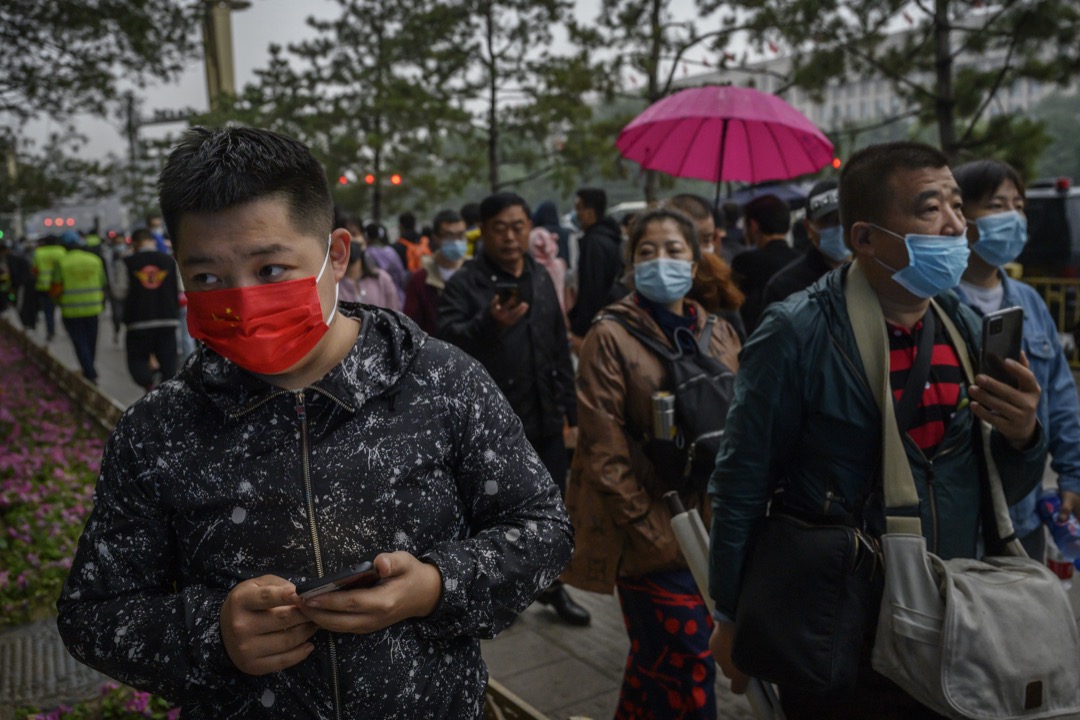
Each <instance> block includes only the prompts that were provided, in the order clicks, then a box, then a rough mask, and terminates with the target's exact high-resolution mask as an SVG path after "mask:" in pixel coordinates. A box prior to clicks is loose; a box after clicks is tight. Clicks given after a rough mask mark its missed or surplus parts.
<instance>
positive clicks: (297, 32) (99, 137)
mask: <svg viewBox="0 0 1080 720" xmlns="http://www.w3.org/2000/svg"><path fill="white" fill-rule="evenodd" d="M672 6H673V8H675V12H676V13H677V14H678V15H679V16H680V17H682V18H686V19H692V18H694V17H695V16H696V12H695V11H694V3H693V0H674V2H673V3H672ZM599 7H600V0H578V2H577V3H576V4H575V12H576V13H577V15H578V17H579V18H581V19H582V20H590V19H593V18H595V16H596V13H597V11H598V10H599ZM338 13H339V5H338V3H337V2H335V1H334V0H306V1H305V2H298V1H297V0H252V6H251V8H249V9H247V10H244V11H242V12H237V13H234V14H233V16H232V25H233V45H234V48H233V54H234V61H235V66H236V85H237V88H238V89H239V88H242V87H243V86H244V85H245V84H246V83H249V82H251V81H252V80H254V77H255V76H254V71H255V70H256V69H259V68H262V67H265V66H266V64H267V62H268V61H269V53H268V51H267V49H268V48H269V46H270V45H271V44H272V43H278V44H281V45H286V44H288V43H290V42H296V41H298V40H301V39H303V38H305V37H310V36H313V35H315V32H314V31H313V30H311V29H310V28H309V27H308V26H307V24H306V22H305V20H306V19H307V17H308V16H311V15H315V16H317V17H326V18H332V17H335V16H337V15H338ZM702 54H704V51H703V53H702ZM140 92H141V96H142V98H143V101H144V102H143V106H142V113H143V115H144V116H149V115H151V114H152V113H153V111H154V110H157V109H169V110H175V109H178V108H185V107H190V108H195V109H196V110H205V109H206V108H207V96H206V75H205V69H204V67H203V63H202V61H201V58H200V59H199V60H197V61H195V62H192V64H191V66H190V67H189V69H188V70H187V72H185V73H184V75H183V76H182V77H181V78H180V79H179V80H178V81H177V82H175V83H171V84H168V85H157V86H153V87H150V88H147V89H146V90H145V91H140ZM181 128H182V125H179V124H178V125H169V126H150V127H145V128H143V129H142V130H141V132H142V134H143V136H144V137H163V136H164V135H166V134H167V133H169V132H172V133H173V134H175V133H176V132H178V131H179V130H180V129H181ZM58 129H59V128H58V127H57V125H56V124H55V123H52V122H49V121H42V122H39V123H37V124H36V125H35V126H33V128H32V129H31V131H30V132H29V134H30V135H31V136H32V137H37V138H43V137H47V135H48V133H49V131H54V130H58ZM78 129H79V131H80V132H82V133H83V134H85V135H87V136H88V137H89V138H90V143H89V144H88V146H87V148H86V149H85V150H84V151H83V153H82V154H84V155H86V156H88V157H102V156H104V155H106V154H107V153H109V152H113V153H116V154H118V155H125V154H126V152H127V145H126V140H125V139H124V137H123V135H122V123H121V121H120V120H119V119H117V118H108V119H100V118H95V117H90V116H87V117H80V118H78Z"/></svg>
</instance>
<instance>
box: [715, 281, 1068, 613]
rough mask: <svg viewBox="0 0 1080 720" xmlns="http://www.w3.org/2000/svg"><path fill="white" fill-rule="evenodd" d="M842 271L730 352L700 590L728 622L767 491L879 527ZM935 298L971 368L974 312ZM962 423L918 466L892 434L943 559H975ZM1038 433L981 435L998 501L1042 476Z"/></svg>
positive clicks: (970, 465)
mask: <svg viewBox="0 0 1080 720" xmlns="http://www.w3.org/2000/svg"><path fill="white" fill-rule="evenodd" d="M846 274H847V268H846V267H845V268H841V269H838V270H835V271H833V272H830V273H829V274H827V275H825V276H824V277H823V278H821V279H820V280H819V281H818V282H816V283H815V284H814V285H812V286H811V287H810V288H808V289H807V290H804V291H802V292H799V293H796V294H794V295H792V296H791V297H789V298H788V299H787V300H785V301H783V302H780V303H776V304H773V305H771V306H770V307H769V309H768V310H767V311H766V313H765V315H764V316H763V317H762V321H761V324H760V325H759V326H758V328H757V330H756V331H755V332H754V334H753V335H752V336H751V338H750V340H749V342H748V343H747V344H746V346H745V347H744V349H743V352H742V355H741V356H740V361H739V364H740V367H739V373H738V375H737V377H736V382H735V399H734V401H733V402H732V405H731V410H730V413H729V414H728V420H727V428H726V433H725V437H724V445H723V447H721V449H720V453H719V455H718V456H717V461H716V471H715V472H714V474H713V477H712V481H711V483H710V486H709V492H710V493H711V494H712V501H713V525H712V551H711V567H710V592H711V594H712V596H713V598H714V599H715V600H716V607H717V610H719V611H720V612H722V613H724V614H726V615H728V616H730V617H734V613H735V607H736V604H737V601H738V597H739V584H740V580H741V577H742V573H743V564H744V561H745V558H746V554H747V549H748V548H747V546H748V542H749V540H750V538H751V533H752V531H753V529H754V527H755V525H756V523H757V521H758V520H759V519H760V518H761V517H763V516H764V515H765V514H766V508H767V506H768V503H769V501H770V499H771V498H773V495H774V493H777V498H780V499H781V501H782V503H783V505H784V507H785V508H786V509H788V510H791V511H795V512H798V513H805V514H810V515H830V516H833V515H835V516H843V515H850V514H851V513H853V512H854V511H855V510H856V509H857V508H858V506H859V504H860V502H861V501H862V500H863V499H864V498H869V499H868V501H867V503H866V512H865V513H864V518H865V521H866V524H867V526H868V527H869V529H870V530H871V532H873V533H874V534H880V533H881V532H882V528H883V527H884V511H883V509H882V502H881V491H880V484H881V480H880V468H881V413H880V411H879V410H878V406H877V404H876V402H875V400H874V395H873V394H872V391H871V390H870V386H869V384H868V382H867V380H866V373H865V372H864V370H863V365H862V360H861V358H860V357H859V351H858V348H857V346H856V344H855V336H854V335H853V333H852V330H851V322H850V320H849V318H848V313H847V307H846V305H845V301H844V289H843V282H844V279H845V278H846ZM935 299H936V301H937V302H938V304H939V305H940V306H941V307H942V309H943V310H944V311H945V312H946V314H948V315H949V317H950V318H952V320H953V321H954V322H955V324H956V326H957V327H958V329H959V330H960V333H961V334H962V335H963V336H964V337H965V338H966V344H967V348H966V352H968V354H969V355H970V357H971V358H972V365H973V367H978V362H977V358H978V355H979V342H980V341H979V338H980V331H979V319H978V317H977V316H976V315H975V313H974V312H972V310H971V309H970V308H968V307H967V306H965V305H962V304H961V303H960V302H959V300H958V299H957V297H956V296H955V295H954V294H952V293H951V292H950V293H946V294H944V295H941V296H938V297H937V298H935ZM963 393H964V397H966V395H967V388H966V387H964V389H963ZM974 420H975V418H974V415H972V413H971V410H970V408H968V407H967V406H966V404H965V406H964V408H963V409H961V410H960V411H959V412H957V414H956V415H955V416H954V417H953V419H952V421H951V422H950V423H949V424H948V426H947V427H946V431H945V438H944V439H943V440H942V442H941V445H940V446H939V449H938V451H937V453H936V455H935V456H934V457H933V458H932V459H929V460H928V459H927V458H926V457H925V456H924V455H923V453H922V452H921V451H920V450H919V448H918V447H917V446H916V445H915V443H914V442H912V441H911V439H910V438H908V437H907V436H906V435H905V437H904V446H905V449H906V451H907V456H908V460H909V461H910V463H911V471H912V475H913V476H914V479H915V485H916V488H917V489H918V493H919V501H920V503H919V506H920V507H919V511H920V514H921V517H922V527H923V534H924V535H925V537H926V540H927V547H928V549H929V550H930V551H931V552H934V553H936V554H937V555H939V556H941V557H943V558H953V557H975V555H976V546H977V542H978V534H979V497H980V482H979V475H980V472H981V471H980V463H979V461H978V454H977V453H978V446H977V445H976V444H975V443H976V440H975V436H976V435H977V434H978V433H977V429H978V424H977V423H975V422H974ZM1038 434H1039V437H1038V440H1037V442H1035V444H1034V446H1033V447H1032V448H1030V449H1029V450H1026V451H1024V452H1018V451H1015V450H1013V449H1012V448H1011V447H1009V445H1008V443H1007V442H1006V441H1005V439H1004V438H1002V437H1000V436H999V435H998V434H997V433H996V432H995V433H994V435H993V439H992V450H993V454H994V459H995V461H996V462H997V464H998V468H999V469H1000V471H1001V477H1002V481H1003V483H1004V485H1005V493H1006V495H1007V496H1008V500H1009V502H1010V503H1015V502H1016V501H1018V500H1019V499H1021V498H1022V497H1023V496H1024V495H1025V494H1026V493H1027V492H1028V491H1029V490H1031V489H1032V488H1033V487H1034V486H1035V485H1036V484H1037V483H1038V482H1039V481H1040V479H1041V477H1042V472H1043V466H1044V463H1045V459H1046V440H1045V438H1044V436H1043V433H1042V430H1041V428H1040V429H1039V430H1038ZM875 488H877V490H875ZM777 571H778V572H783V569H782V568H777ZM808 591H811V592H812V589H811V588H808Z"/></svg>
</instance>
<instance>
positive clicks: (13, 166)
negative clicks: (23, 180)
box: [7, 138, 23, 238]
mask: <svg viewBox="0 0 1080 720" xmlns="http://www.w3.org/2000/svg"><path fill="white" fill-rule="evenodd" d="M7 176H8V182H9V183H10V186H11V190H12V192H11V195H12V199H13V200H14V203H15V212H14V213H13V214H12V218H11V223H12V226H13V227H12V231H14V233H15V237H16V238H21V237H22V236H23V216H22V191H21V190H19V165H18V155H17V153H16V150H15V139H14V138H12V139H11V141H10V142H8V145H7Z"/></svg>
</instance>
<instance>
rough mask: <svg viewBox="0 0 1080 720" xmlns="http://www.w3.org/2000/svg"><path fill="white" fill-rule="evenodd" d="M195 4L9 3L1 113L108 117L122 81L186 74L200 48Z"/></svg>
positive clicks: (0, 41) (3, 24) (1, 7)
mask: <svg viewBox="0 0 1080 720" xmlns="http://www.w3.org/2000/svg"><path fill="white" fill-rule="evenodd" d="M202 6H203V3H201V2H196V1H195V0H185V1H183V2H181V1H178V0H140V1H139V2H131V1H130V0H49V1H48V2H42V0H4V2H3V3H0V47H2V48H3V52H0V112H3V113H8V114H9V115H10V116H13V117H15V118H17V119H19V120H26V119H28V118H32V117H37V116H40V115H49V116H52V117H56V118H62V117H64V116H66V115H68V114H70V113H72V112H91V113H99V114H104V113H105V108H106V103H107V102H108V101H109V100H111V99H113V98H115V97H116V96H117V82H118V80H120V78H122V77H126V78H128V79H130V80H133V81H135V82H136V83H138V84H140V85H141V84H143V83H144V82H145V81H146V80H147V79H149V78H171V77H175V76H177V75H179V73H180V72H181V71H182V70H183V68H184V61H185V60H186V59H187V58H188V57H189V56H190V55H191V54H192V52H193V51H194V50H195V42H194V37H193V34H192V31H193V30H194V28H195V25H196V23H197V21H198V17H199V13H200V12H201V11H202Z"/></svg>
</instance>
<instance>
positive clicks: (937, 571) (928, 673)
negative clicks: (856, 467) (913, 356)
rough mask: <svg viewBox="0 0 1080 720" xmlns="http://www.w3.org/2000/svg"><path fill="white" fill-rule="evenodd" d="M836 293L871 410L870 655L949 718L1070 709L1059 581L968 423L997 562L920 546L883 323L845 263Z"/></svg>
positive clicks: (1071, 678)
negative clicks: (877, 457)
mask: <svg viewBox="0 0 1080 720" xmlns="http://www.w3.org/2000/svg"><path fill="white" fill-rule="evenodd" d="M845 296H846V302H847V308H848V314H849V315H850V317H851V323H852V328H853V330H854V333H855V338H856V342H857V344H858V347H859V354H860V356H861V358H862V361H863V367H864V368H865V369H866V372H867V376H868V377H867V379H868V380H869V382H870V386H871V387H872V388H875V389H876V392H875V397H876V399H877V401H878V405H879V407H880V409H881V410H882V432H883V434H884V437H883V438H882V443H883V448H884V452H883V460H882V463H883V465H882V471H883V478H884V495H885V514H886V534H885V535H884V536H883V537H882V542H881V545H882V553H883V558H884V564H885V591H884V595H883V597H882V601H881V608H880V614H879V617H878V626H877V634H876V636H875V641H874V649H873V653H872V662H873V666H874V669H875V670H877V671H878V672H880V673H881V674H883V675H885V676H886V677H888V678H890V679H891V680H893V681H894V682H895V683H896V684H897V685H899V686H900V687H901V688H903V689H904V691H905V692H907V693H909V694H910V695H911V696H912V697H914V698H915V699H916V700H918V701H919V702H920V703H922V704H923V705H925V706H927V707H928V708H930V709H932V710H934V711H935V712H938V713H941V714H943V715H946V716H948V717H952V718H971V719H974V720H1011V719H1013V718H1016V719H1020V718H1060V717H1074V716H1077V714H1078V713H1080V634H1078V632H1077V627H1076V622H1075V619H1074V618H1073V614H1072V608H1071V606H1070V604H1069V599H1068V597H1067V596H1066V594H1065V591H1064V589H1063V588H1062V586H1061V581H1060V580H1058V578H1057V577H1056V576H1055V575H1054V574H1053V573H1051V572H1050V570H1049V569H1048V568H1047V567H1045V566H1044V565H1043V564H1042V563H1040V562H1037V561H1035V560H1031V559H1028V558H1027V557H1026V556H1025V555H1024V551H1023V548H1022V547H1021V546H1020V543H1019V541H1018V540H1017V539H1016V537H1015V535H1014V533H1013V528H1012V522H1011V521H1010V519H1009V513H1008V506H1007V503H1006V500H1005V492H1004V490H1003V488H1002V484H1001V476H1000V474H999V473H998V470H997V467H996V465H995V464H994V460H993V457H992V453H991V452H990V426H989V425H987V424H986V423H980V426H981V436H982V437H981V443H980V444H981V447H982V452H983V454H984V456H985V466H986V470H987V473H986V474H987V476H988V477H987V478H986V482H985V483H984V488H985V489H986V490H987V491H988V493H989V496H990V501H991V504H992V506H993V515H994V518H993V520H992V521H990V522H987V523H984V524H985V525H988V526H989V527H984V533H985V534H987V535H992V536H993V535H996V537H994V538H993V539H995V540H997V541H999V542H998V543H996V544H998V545H1002V546H1004V547H1005V548H1006V552H1007V553H1008V554H1007V555H1005V556H1000V557H984V558H982V559H981V560H971V559H964V558H957V559H953V560H943V559H941V558H939V557H938V556H936V555H934V554H933V553H931V552H928V551H927V549H926V541H925V539H924V538H923V535H922V523H921V520H920V518H919V497H918V493H917V491H916V488H915V482H914V479H913V477H912V475H911V466H910V465H909V463H908V460H907V456H906V454H905V452H904V448H903V442H902V440H901V437H900V432H899V428H898V426H897V422H896V417H895V415H896V414H895V412H894V410H893V404H892V402H891V400H890V398H891V392H890V387H889V379H888V378H889V367H888V338H887V336H886V335H885V332H886V331H885V319H884V316H883V315H882V313H881V307H880V305H879V304H878V301H877V297H876V296H875V295H874V293H873V290H872V289H871V288H870V285H869V283H868V282H867V280H866V276H865V275H864V274H863V273H862V271H861V270H860V269H859V267H858V262H857V261H856V262H855V263H853V264H852V267H851V269H850V271H849V272H848V278H847V285H846V287H845ZM931 311H932V312H935V313H936V317H937V319H938V320H939V321H940V322H941V323H943V325H944V326H945V328H946V330H947V332H948V334H949V337H950V339H951V341H952V343H953V346H954V347H955V348H956V351H957V352H956V354H957V356H958V357H959V358H960V361H961V364H962V365H963V370H964V375H965V378H966V379H967V382H968V383H971V382H973V380H974V373H973V372H972V366H971V360H970V358H969V354H968V352H967V346H966V344H965V343H964V340H963V338H962V336H961V335H960V333H959V331H958V330H957V328H956V326H955V325H954V324H953V322H952V321H951V320H950V318H949V317H948V316H947V315H946V314H945V313H944V312H943V311H941V309H940V307H938V306H937V305H936V303H934V302H933V301H931Z"/></svg>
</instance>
